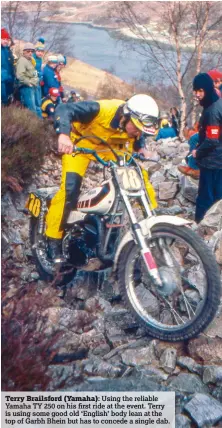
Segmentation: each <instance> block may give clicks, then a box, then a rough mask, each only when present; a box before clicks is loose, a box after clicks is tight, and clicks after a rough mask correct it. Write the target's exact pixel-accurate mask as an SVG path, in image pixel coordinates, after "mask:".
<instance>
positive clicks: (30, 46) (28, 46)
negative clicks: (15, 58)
mask: <svg viewBox="0 0 222 428" xmlns="http://www.w3.org/2000/svg"><path fill="white" fill-rule="evenodd" d="M31 50H32V51H35V46H34V45H33V44H32V43H25V44H24V47H23V51H31Z"/></svg>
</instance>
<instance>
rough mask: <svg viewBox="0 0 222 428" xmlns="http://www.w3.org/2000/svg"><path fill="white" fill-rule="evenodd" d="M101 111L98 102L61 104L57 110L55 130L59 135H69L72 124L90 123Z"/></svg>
mask: <svg viewBox="0 0 222 428" xmlns="http://www.w3.org/2000/svg"><path fill="white" fill-rule="evenodd" d="M99 110H100V105H99V103H97V102H96V101H80V102H78V103H67V104H59V105H58V106H57V107H56V110H55V121H54V127H55V130H56V132H57V133H58V134H65V135H69V134H70V131H71V123H72V122H81V123H89V122H91V121H92V120H93V119H94V118H95V117H96V116H97V114H98V113H99Z"/></svg>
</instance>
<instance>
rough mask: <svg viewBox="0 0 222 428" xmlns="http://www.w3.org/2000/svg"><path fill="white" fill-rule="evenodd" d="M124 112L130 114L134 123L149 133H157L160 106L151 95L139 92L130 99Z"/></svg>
mask: <svg viewBox="0 0 222 428" xmlns="http://www.w3.org/2000/svg"><path fill="white" fill-rule="evenodd" d="M123 113H124V114H126V115H129V116H130V120H131V121H132V122H133V123H134V125H135V126H136V127H137V128H138V129H140V130H141V131H143V132H144V133H145V134H148V135H155V133H156V124H157V121H158V116H159V108H158V105H157V103H156V101H155V100H154V99H153V98H152V97H150V96H149V95H144V94H138V95H133V96H132V97H131V98H129V99H128V101H127V102H126V104H125V105H124V107H123Z"/></svg>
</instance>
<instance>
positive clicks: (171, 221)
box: [114, 215, 192, 271]
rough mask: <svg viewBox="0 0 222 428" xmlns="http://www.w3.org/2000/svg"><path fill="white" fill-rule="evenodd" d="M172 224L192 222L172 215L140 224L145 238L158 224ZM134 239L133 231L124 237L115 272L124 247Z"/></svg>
mask: <svg viewBox="0 0 222 428" xmlns="http://www.w3.org/2000/svg"><path fill="white" fill-rule="evenodd" d="M163 223H164V224H167V223H168V224H172V225H174V226H187V225H188V224H191V223H192V221H189V220H185V219H184V218H181V217H176V216H170V215H160V216H157V217H155V216H153V217H150V218H146V219H144V220H142V221H140V222H139V224H140V226H141V229H142V234H143V235H144V236H149V235H150V231H151V229H152V227H153V226H155V225H157V224H163ZM133 240H134V237H133V235H132V232H131V230H129V231H128V232H127V233H126V235H124V237H123V239H122V240H121V241H120V243H119V246H118V248H117V250H116V254H115V259H114V271H115V270H116V268H117V262H118V259H119V255H120V253H121V251H122V249H123V247H124V245H126V244H127V243H128V242H129V241H133Z"/></svg>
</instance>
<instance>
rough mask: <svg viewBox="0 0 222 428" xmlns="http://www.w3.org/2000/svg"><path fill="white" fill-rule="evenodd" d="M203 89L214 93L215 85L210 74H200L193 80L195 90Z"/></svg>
mask: <svg viewBox="0 0 222 428" xmlns="http://www.w3.org/2000/svg"><path fill="white" fill-rule="evenodd" d="M199 89H203V90H204V91H205V92H210V91H211V92H213V91H214V84H213V80H212V78H211V77H210V76H209V74H208V73H199V74H197V75H196V76H195V77H194V79H193V90H194V91H198V90H199Z"/></svg>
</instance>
